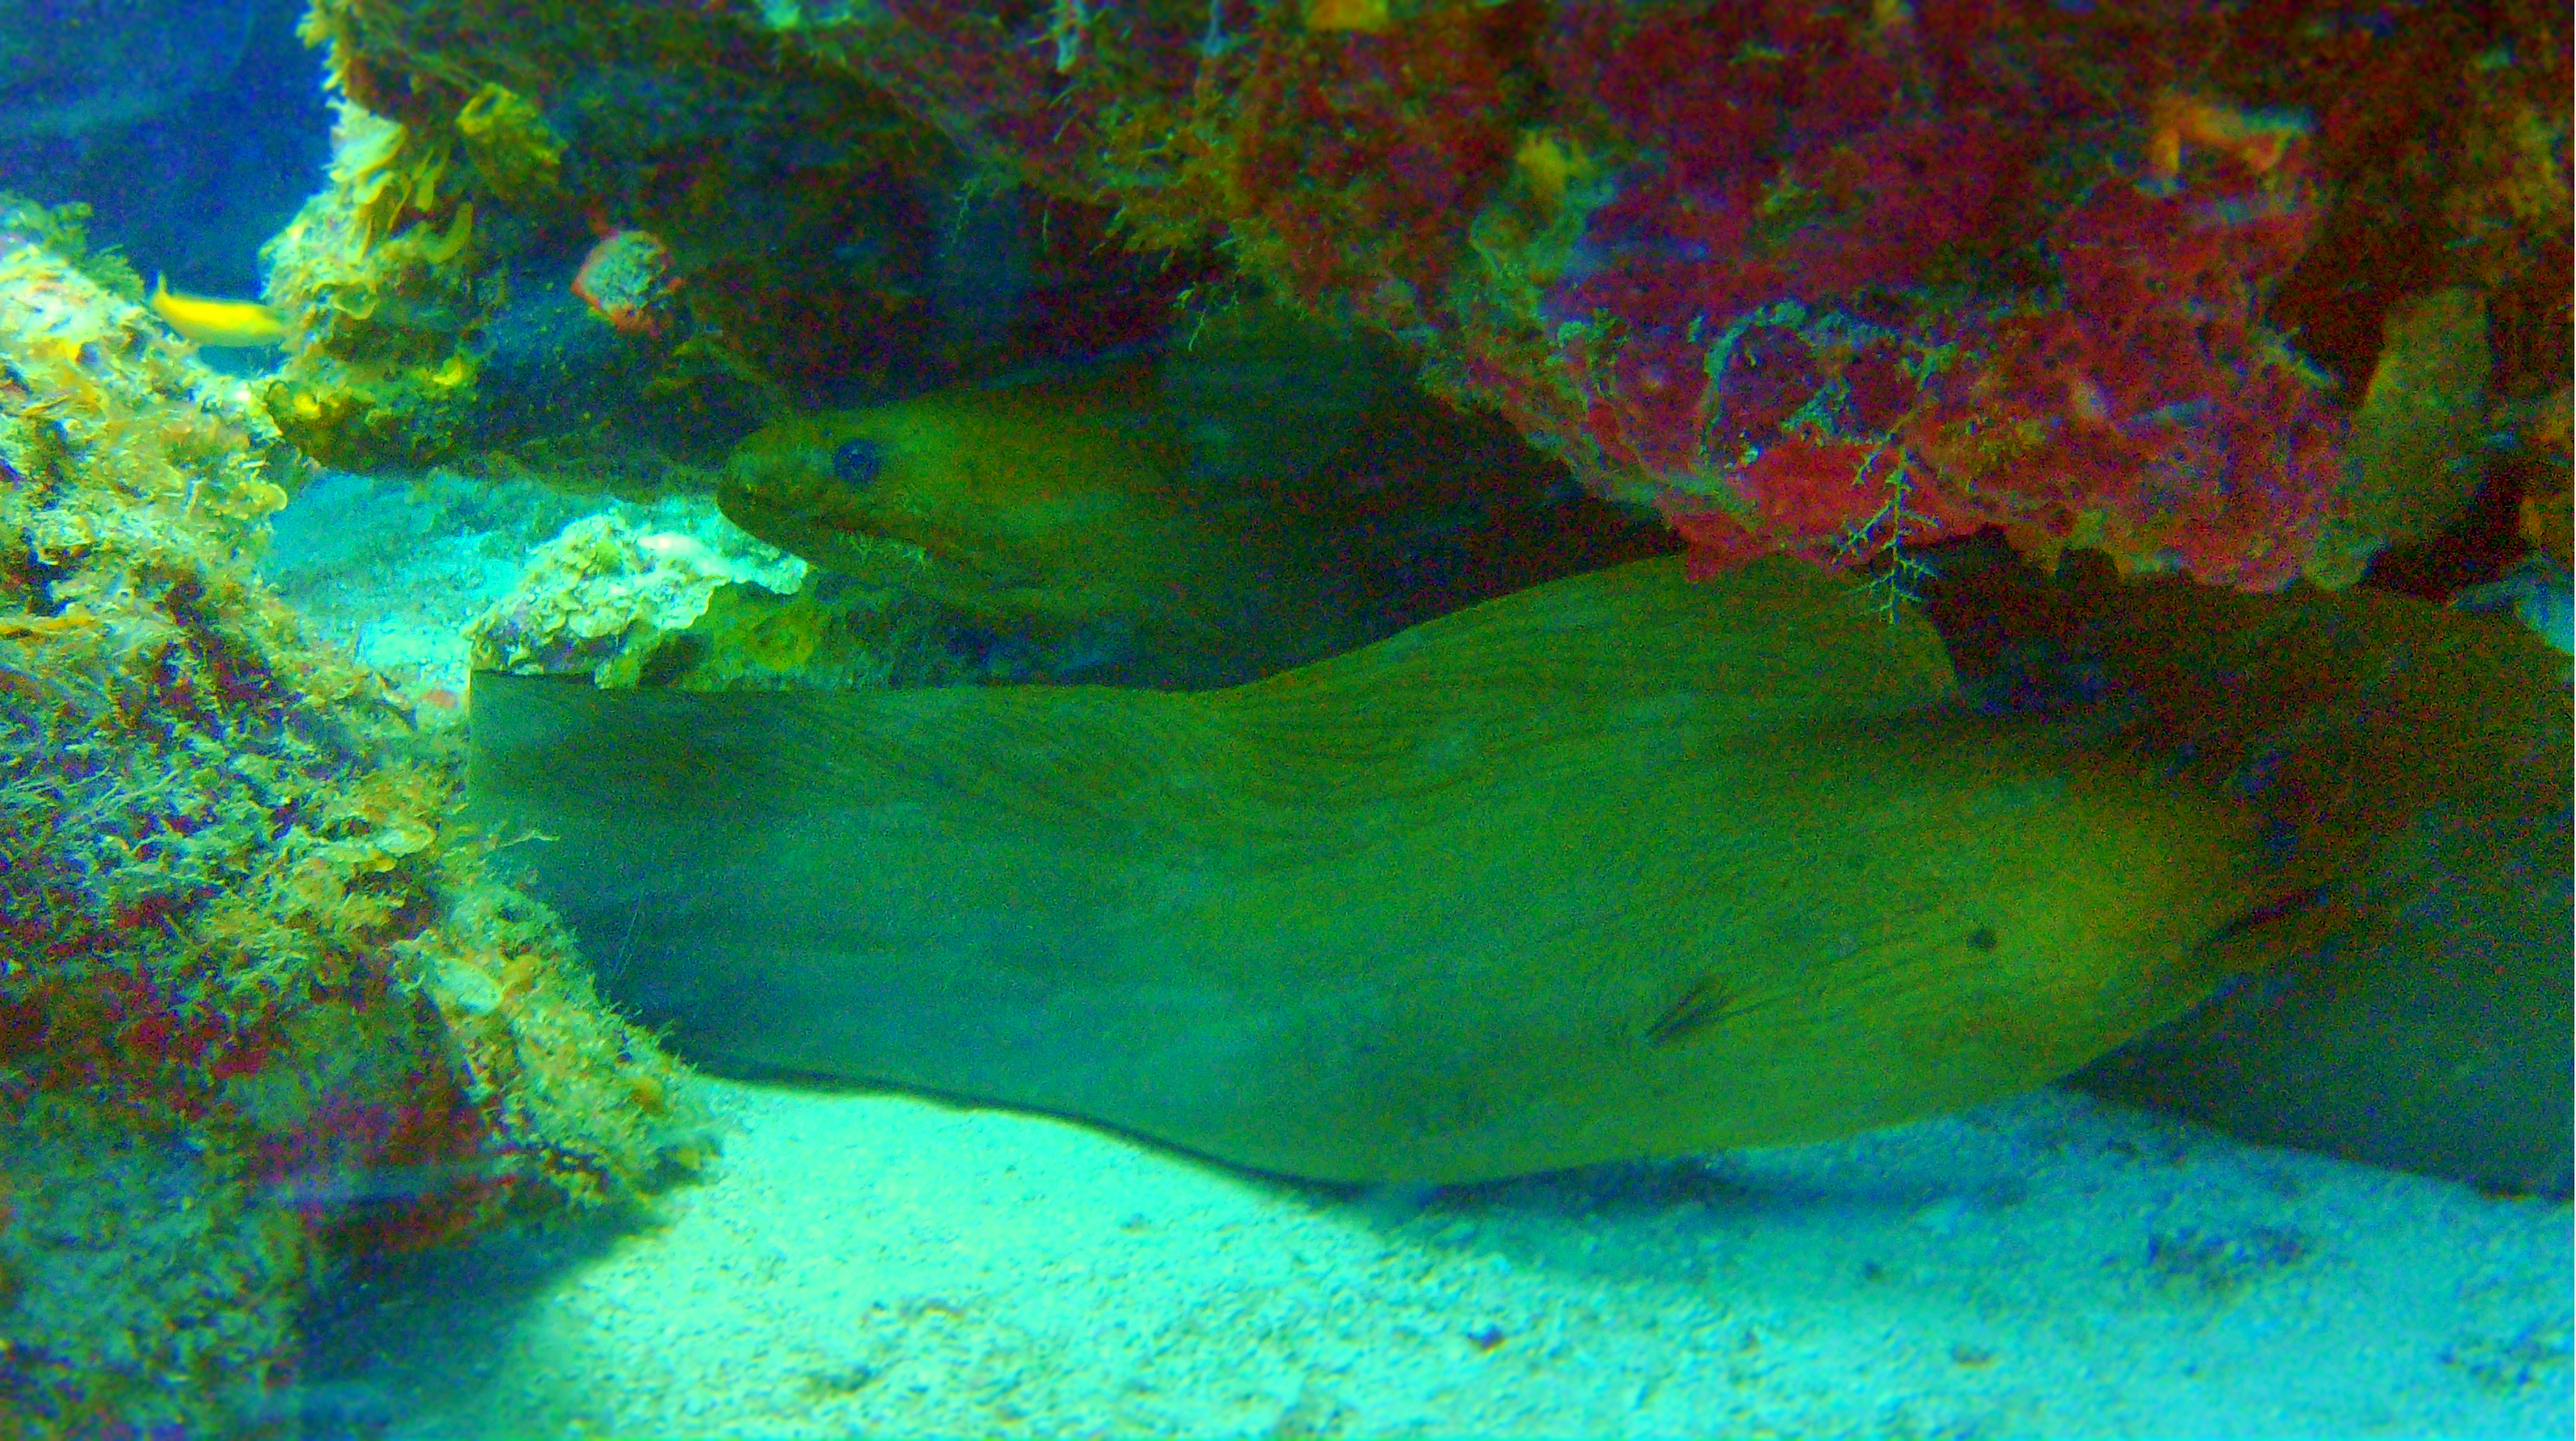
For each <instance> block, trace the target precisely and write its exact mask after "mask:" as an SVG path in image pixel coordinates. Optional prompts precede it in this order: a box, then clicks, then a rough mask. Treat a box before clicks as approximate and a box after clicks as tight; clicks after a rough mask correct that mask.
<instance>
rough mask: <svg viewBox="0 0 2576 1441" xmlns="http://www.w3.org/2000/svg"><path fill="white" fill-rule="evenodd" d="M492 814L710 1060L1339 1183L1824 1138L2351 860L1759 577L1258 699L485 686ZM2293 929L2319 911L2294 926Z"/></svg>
mask: <svg viewBox="0 0 2576 1441" xmlns="http://www.w3.org/2000/svg"><path fill="white" fill-rule="evenodd" d="M475 686H476V689H475V695H474V703H473V704H474V711H473V714H474V736H473V753H472V759H471V763H470V770H469V780H468V789H469V799H470V804H471V815H472V816H473V817H474V818H475V820H476V821H477V822H478V823H480V824H484V825H488V826H491V827H494V828H496V829H497V830H498V831H500V832H502V833H505V834H508V835H511V836H533V837H537V838H539V839H535V840H531V841H530V843H529V844H526V845H523V846H516V847H513V848H512V850H511V852H510V854H513V855H524V856H527V857H529V858H530V860H531V863H532V865H533V867H534V872H535V874H534V877H533V879H534V880H535V882H536V883H537V884H538V885H539V887H540V889H541V893H542V894H544V895H545V896H546V897H547V898H548V899H549V900H550V901H551V902H552V903H553V904H555V905H556V906H557V907H559V908H560V909H561V911H562V913H563V914H564V915H565V916H566V917H567V918H568V919H569V920H570V922H571V923H572V924H573V925H574V926H575V927H576V929H577V931H578V933H579V935H580V936H581V937H582V939H583V941H584V944H585V946H586V948H587V949H588V950H589V951H590V953H591V954H592V955H593V957H594V959H595V962H596V964H597V966H598V968H599V973H600V977H601V984H602V987H603V990H604V992H605V993H606V994H607V995H608V996H609V997H610V998H611V999H612V1000H614V1001H615V1002H617V1003H619V1004H621V1005H623V1006H625V1007H627V1008H629V1009H630V1010H632V1011H634V1012H635V1013H637V1014H638V1015H640V1016H641V1017H643V1018H644V1019H646V1020H648V1021H651V1022H654V1023H660V1024H667V1025H669V1026H670V1027H671V1028H672V1036H673V1039H674V1041H675V1043H676V1044H677V1045H679V1046H680V1047H681V1048H682V1050H683V1051H684V1053H686V1054H689V1055H692V1056H694V1057H696V1058H699V1059H701V1060H704V1061H707V1062H709V1063H712V1064H715V1065H718V1066H720V1067H724V1066H732V1067H756V1068H761V1069H771V1070H785V1071H792V1072H803V1073H810V1074H816V1075H821V1076H828V1077H838V1078H845V1079H848V1080H853V1081H863V1082H873V1083H889V1084H895V1085H900V1086H906V1087H914V1088H920V1089H924V1090H928V1091H933V1092H939V1093H945V1094H950V1095H955V1096H960V1097H965V1098H971V1099H975V1100H980V1101H986V1102H996V1103H1004V1104H1010V1105H1016V1106H1023V1107H1030V1108H1037V1109H1043V1110H1047V1111H1052V1112H1057V1113H1062V1114H1066V1115H1071V1116H1076V1117H1081V1118H1086V1119H1089V1120H1092V1121H1095V1122H1100V1123H1105V1124H1107V1125H1111V1126H1115V1127H1119V1128H1123V1129H1125V1130H1127V1131H1130V1132H1134V1133H1139V1134H1142V1135H1144V1136H1146V1137H1150V1138H1153V1139H1156V1140H1159V1141H1162V1142H1166V1143H1169V1144H1172V1145H1175V1146H1178V1147H1182V1148H1186V1149H1188V1150H1192V1151H1196V1152H1199V1153H1202V1154H1205V1155H1208V1156H1212V1157H1215V1158H1218V1159H1221V1160H1224V1161H1228V1162H1232V1163H1236V1164H1239V1165H1243V1166H1247V1167H1254V1168H1259V1169H1263V1170H1268V1171H1273V1172H1279V1173H1286V1174H1291V1175H1296V1176H1303V1177H1313V1178H1320V1179H1325V1180H1332V1181H1342V1182H1391V1181H1401V1182H1454V1181H1471V1180H1477V1179H1481V1178H1490V1177H1499V1176H1507V1175H1513V1174H1519V1173H1526V1172H1532V1171H1538V1170H1545V1169H1550V1168H1556V1167H1564V1166H1572V1165H1578V1164H1583V1163H1589V1162H1599V1161H1609V1160H1617V1159H1622V1158H1635V1157H1649V1156H1662V1155H1671V1154H1678V1153H1684V1152H1690V1151H1696V1150H1701V1149H1707V1148H1713V1147H1726V1146H1740V1145H1752V1144H1764V1143H1774V1142H1791V1141H1804V1140H1813V1139H1819V1138H1825V1137H1833V1136H1839V1135H1844V1134H1848V1133H1851V1132H1854V1131H1858V1130H1861V1129H1864V1128H1867V1127H1872V1126H1877V1125H1882V1124H1886V1123H1890V1122H1896V1121H1902V1120H1905V1119H1908V1118H1911V1117H1918V1116H1924V1115H1928V1114H1932V1113H1935V1112H1939V1111H1943V1110H1947V1109H1950V1108H1954V1107H1958V1106H1964V1105H1968V1104H1972V1103H1975V1102H1979V1101H1983V1100H1986V1099H1989V1098H1993V1097H1997V1096H2001V1095H2004V1094H2007V1093H2011V1092H2014V1091H2018V1090H2021V1089H2024V1088H2027V1087H2030V1086H2034V1085H2038V1084H2040V1083H2043V1082H2045V1081H2048V1080H2050V1079H2051V1078H2054V1077H2057V1076H2060V1075H2062V1074H2064V1073H2066V1072H2068V1071H2070V1070H2072V1069H2074V1068H2075V1067H2077V1066H2079V1065H2081V1064H2083V1063H2084V1062H2085V1061H2087V1060H2088V1059H2090V1058H2092V1057H2094V1056H2096V1055H2098V1054H2100V1053H2102V1052H2104V1051H2106V1050H2108V1049H2109V1048H2111V1047H2112V1046H2114V1045H2116V1044H2118V1043H2119V1042H2120V1041H2122V1040H2123V1039H2125V1038H2127V1037H2129V1036H2131V1035H2134V1034H2136V1033H2137V1032H2139V1031H2141V1030H2142V1029H2144V1028H2146V1027H2148V1026H2150V1025H2152V1024H2154V1023H2157V1022H2159V1021H2162V1020H2165V1019H2168V1018H2170V1017H2172V1016H2174V1015H2176V1014H2178V1013H2180V1012H2181V1011H2183V1010H2184V1009H2185V1008H2187V1007H2188V1006H2189V1005H2191V1004H2192V1003H2193V1002H2194V1001H2195V1000H2197V999H2198V998H2200V997H2201V996H2203V995H2205V994H2207V993H2208V992H2209V990H2210V989H2211V987H2212V986H2213V985H2214V984H2215V983H2216V981H2217V980H2218V979H2219V978H2220V977H2221V976H2223V975H2225V974H2227V973H2229V972H2230V970H2231V969H2232V968H2233V967H2235V966H2237V965H2239V964H2241V963H2243V961H2244V959H2245V956H2246V955H2247V954H2248V952H2249V949H2250V948H2252V947H2255V946H2257V945H2258V944H2259V943H2260V942H2261V940H2262V938H2263V933H2264V932H2266V931H2267V930H2270V929H2274V928H2276V927H2278V926H2281V925H2286V924H2294V923H2295V921H2296V912H2297V909H2298V908H2297V907H2295V906H2287V905H2283V904H2281V903H2280V898H2281V897H2282V896H2283V895H2284V894H2298V893H2301V890H2302V888H2303V887H2307V886H2310V885H2311V884H2312V883H2313V877H2306V876H2302V875H2298V874H2295V873H2293V872H2291V871H2289V870H2286V869H2284V868H2283V866H2282V865H2281V863H2280V862H2279V860H2278V858H2277V857H2276V856H2275V854H2274V853H2273V850H2272V849H2271V848H2269V847H2267V846H2266V844H2265V843H2264V839H2263V837H2262V836H2261V835H2260V833H2259V827H2258V825H2257V823H2256V820H2255V818H2254V817H2253V816H2252V815H2251V814H2250V813H2249V812H2247V811H2246V809H2245V808H2243V807H2241V806H2237V805H2234V804H2231V803H2229V802H2227V801H2225V800H2223V799H2220V798H2218V797H2216V796H2215V795H2213V794H2211V793H2208V792H2205V791H2203V790H2200V789H2197V788H2194V787H2190V786H2182V785H2176V784H2172V783H2170V782H2169V781H2167V780H2166V779H2164V778H2163V777H2162V776H2161V775H2160V774H2159V772H2158V769H2157V768H2156V767H2155V766H2154V765H2153V764H2151V763H2150V762H2149V761H2148V760H2146V759H2143V758H2131V757H2129V756H2128V755H2126V754H2125V753H2123V752H2120V751H2119V750H2117V749H2116V748H2104V747H2100V746H2088V745H2087V744H2085V743H2084V741H2083V738H2082V736H2081V735H2080V734H2078V733H2077V732H2076V731H2075V730H2071V729H2069V728H2068V727H2065V726H2059V725H2051V726H2040V725H2032V724H2026V723H2004V722H1997V721H1992V720H1987V719H1982V718H1979V717H1978V716H1976V715H1974V714H1972V713H1970V712H1969V711H1968V710H1967V709H1966V708H1964V707H1963V706H1961V705H1959V704H1958V703H1957V702H1956V699H1955V695H1954V692H1953V686H1952V677H1951V673H1950V670H1949V666H1948V663H1947V661H1946V660H1945V659H1944V657H1943V654H1942V652H1941V649H1940V646H1939V644H1938V642H1937V640H1936V639H1935V638H1934V637H1933V635H1932V634H1931V633H1930V631H1929V629H1928V628H1926V627H1924V626H1922V625H1921V624H1919V623H1908V624H1906V625H1902V626H1897V627H1888V626H1885V625H1882V624H1880V623H1878V622H1877V621H1875V620H1874V619H1871V618H1868V617H1866V616H1864V615H1861V614H1859V613H1858V608H1857V607H1855V606H1853V605H1852V604H1851V602H1850V600H1849V597H1848V596H1847V595H1845V594H1844V593H1843V590H1842V587H1841V585H1840V584H1839V583H1837V582H1836V581H1834V580H1833V579H1832V578H1830V577H1827V576H1824V575H1821V574H1818V573H1815V572H1812V571H1809V570H1806V569H1804V568H1802V567H1797V566H1794V565H1791V564H1789V563H1785V562H1780V563H1766V564H1763V565H1759V566H1756V567H1753V568H1751V569H1749V570H1747V571H1745V572H1742V573H1740V574H1738V575H1735V576H1733V577H1729V578H1728V579H1726V580H1724V581H1723V582H1721V583H1718V584H1715V585H1708V586H1694V585H1690V584H1687V583H1685V582H1684V580H1683V578H1682V575H1681V571H1680V567H1679V564H1678V562H1676V561H1672V560H1655V561H1646V562H1640V563H1637V564H1633V565H1628V566H1622V567H1618V568H1614V569H1610V570H1606V571H1600V572H1594V573H1590V574H1586V575H1582V576H1577V577H1574V578H1571V579H1567V580H1562V581H1558V582H1555V583H1552V584H1549V585H1545V586H1541V587H1538V588H1535V589H1532V590H1528V591H1524V592H1521V593H1518V594H1514V595H1511V596H1507V597H1504V598H1502V599H1498V600H1494V601H1489V602H1486V603H1484V604H1481V605H1477V606H1474V607H1471V608H1468V609H1466V610H1462V611H1459V612H1457V613H1455V614H1452V615H1450V616H1447V617H1444V618H1442V619H1439V620H1436V621H1433V622H1430V623H1427V624H1424V625H1421V626H1417V627H1415V628H1413V629H1410V630H1407V631H1405V632H1402V633H1401V634H1398V635H1396V636H1394V637H1392V638H1390V639H1388V640H1385V641H1382V642H1379V643H1377V644H1374V645H1371V646H1368V647H1365V648H1363V649H1360V650H1357V651H1354V652H1350V653H1348V654H1344V655H1340V656H1337V657H1335V658H1333V659H1331V660H1328V661H1324V662H1321V663H1318V664H1314V665H1311V666H1306V667H1302V668H1299V669H1295V670H1291V671H1288V672H1285V673H1282V674H1280V675H1277V676H1274V677H1271V678H1269V679H1266V680H1263V681H1260V682H1256V683H1253V684H1249V685H1244V686H1240V687H1236V688H1233V689H1228V690H1221V691H1209V692H1197V693H1188V694H1181V693H1170V692H1158V691H1141V690H1121V689H1110V688H1103V687H1016V688H968V689H929V690H910V691H882V692H872V693H848V694H803V695H784V694H776V693H767V694H701V693H682V692H676V691H623V692H603V691H599V690H596V689H592V688H589V687H587V686H585V685H583V684H579V683H567V682H563V681H558V680H551V679H543V678H520V677H510V676H499V675H482V676H478V677H477V678H476V681H475ZM2285 917H2286V918H2288V919H2284V918H2285Z"/></svg>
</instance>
